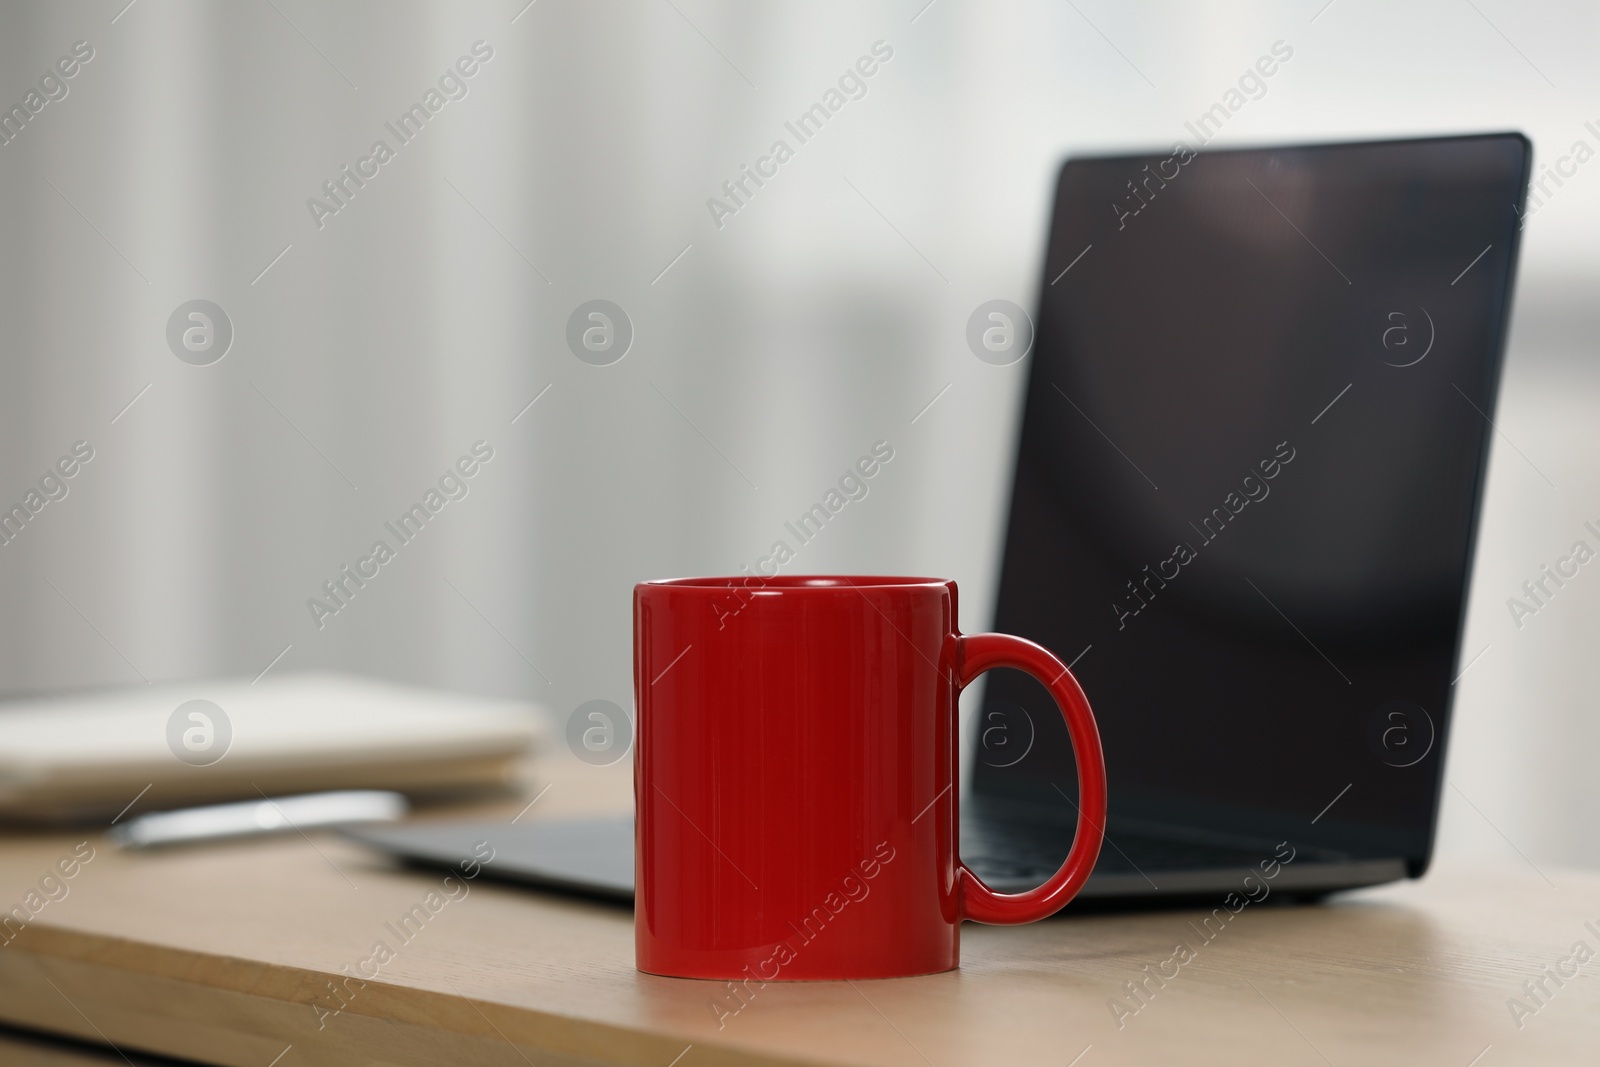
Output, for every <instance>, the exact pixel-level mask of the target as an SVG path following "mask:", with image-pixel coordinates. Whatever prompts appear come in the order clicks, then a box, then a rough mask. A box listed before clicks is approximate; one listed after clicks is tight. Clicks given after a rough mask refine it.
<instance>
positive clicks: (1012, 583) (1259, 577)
mask: <svg viewBox="0 0 1600 1067" xmlns="http://www.w3.org/2000/svg"><path fill="white" fill-rule="evenodd" d="M1526 155H1527V148H1526V142H1525V141H1524V140H1523V139H1522V138H1521V137H1519V136H1515V135H1505V136H1492V137H1476V138H1452V139H1440V140H1432V141H1411V142H1392V143H1385V144H1365V145H1343V146H1326V147H1314V148H1288V149H1271V150H1248V151H1229V152H1204V153H1198V154H1195V153H1191V152H1188V151H1187V150H1180V151H1176V152H1173V153H1165V154H1160V155H1154V156H1148V157H1139V158H1117V159H1089V160H1077V161H1072V162H1070V163H1068V164H1067V165H1066V166H1065V168H1064V169H1063V171H1062V174H1061V180H1060V185H1059V188H1058V191H1057V196H1056V203H1055V215H1054V218H1055V222H1054V225H1053V232H1052V233H1051V237H1050V245H1049V249H1048V254H1047V259H1046V269H1045V272H1044V282H1045V284H1044V285H1043V287H1042V297H1041V300H1040V305H1039V318H1038V323H1037V341H1036V345H1035V349H1034V352H1033V356H1032V360H1033V363H1032V367H1031V370H1030V381H1029V387H1028V396H1027V402H1026V410H1025V414H1024V419H1023V428H1022V435H1021V445H1020V453H1019V461H1018V465H1017V469H1016V481H1015V486H1014V490H1013V499H1012V502H1011V511H1010V520H1009V526H1008V531H1007V539H1006V550H1005V562H1004V567H1003V573H1002V577H1001V585H1000V598H999V604H998V610H997V614H996V619H995V627H996V629H998V630H1000V631H1003V632H1008V633H1016V634H1021V635H1024V636H1028V637H1031V638H1033V639H1034V640H1037V641H1039V642H1040V643H1042V644H1044V645H1046V646H1047V647H1049V648H1050V649H1052V650H1053V651H1055V652H1056V653H1057V654H1058V655H1060V656H1061V658H1062V659H1063V660H1064V661H1075V662H1076V666H1075V667H1074V672H1075V673H1076V674H1077V676H1078V677H1079V679H1080V680H1081V682H1082V683H1083V686H1084V689H1085V690H1086V692H1087V693H1088V694H1089V697H1090V700H1091V702H1092V703H1093V705H1094V708H1095V713H1096V716H1097V718H1098V719H1099V722H1100V726H1101V730H1102V734H1103V738H1104V742H1105V749H1106V758H1107V764H1108V768H1109V772H1110V782H1111V797H1112V806H1111V811H1112V816H1113V819H1117V818H1119V817H1120V818H1122V819H1124V820H1127V819H1150V820H1156V821H1162V822H1167V823H1172V822H1182V823H1186V824H1190V825H1193V826H1196V827H1207V826H1211V827H1228V828H1230V829H1235V830H1236V829H1238V827H1240V826H1241V825H1246V824H1248V825H1250V826H1253V827H1256V828H1259V830H1260V832H1261V833H1262V834H1263V835H1267V834H1273V835H1277V834H1284V833H1287V832H1291V831H1292V832H1293V833H1295V834H1296V835H1298V839H1299V840H1303V841H1307V842H1312V841H1318V840H1320V841H1321V842H1323V843H1325V844H1328V845H1330V846H1337V847H1359V848H1361V849H1365V850H1370V849H1372V848H1375V847H1380V848H1382V849H1383V850H1385V851H1387V852H1388V854H1391V855H1401V856H1406V857H1408V858H1410V859H1411V860H1412V861H1413V863H1414V864H1415V865H1420V864H1421V863H1422V862H1423V861H1424V858H1425V856H1426V854H1427V850H1428V847H1429V842H1430V838H1431V826H1432V820H1433V813H1434V805H1435V804H1436V799H1437V784H1438V775H1439V771H1440V766H1441V756H1442V747H1443V740H1444V732H1445V730H1446V727H1447V725H1448V709H1449V704H1450V697H1451V692H1452V680H1453V679H1454V678H1455V677H1456V672H1457V671H1458V670H1459V669H1460V667H1461V666H1462V665H1465V663H1466V661H1467V659H1468V658H1470V655H1471V653H1472V652H1474V651H1475V650H1473V649H1466V650H1464V652H1465V655H1459V654H1458V649H1457V643H1458V635H1459V633H1460V630H1461V624H1462V618H1463V607H1464V603H1463V601H1464V590H1465V582H1466V578H1467V572H1468V566H1469V562H1470V557H1471V551H1472V542H1473V536H1474V530H1475V525H1476V513H1477V505H1478V498H1479V493H1480V486H1481V482H1482V478H1483V470H1484V461H1485V456H1486V453H1487V448H1488V442H1489V438H1490V436H1491V433H1492V431H1491V429H1490V426H1489V423H1488V419H1489V418H1491V417H1492V416H1493V397H1494V392H1495V387H1496V382H1497V378H1498V374H1499V363H1500V351H1501V346H1502V343H1503V334H1504V327H1505V310H1506V308H1505V303H1506V299H1507V294H1508V292H1509V287H1510V283H1511V277H1512V272H1513V266H1514V252H1515V243H1516V237H1517V226H1518V216H1517V214H1516V210H1515V208H1514V206H1513V205H1515V204H1518V203H1520V196H1521V190H1522V187H1523V184H1524V182H1525V180H1526V175H1525V171H1526V166H1527V162H1526ZM1069 264H1070V265H1071V268H1070V270H1065V273H1062V272H1063V270H1064V268H1067V267H1068V265H1069ZM1052 279H1054V280H1052ZM1018 707H1021V708H1025V709H1027V716H1026V718H1027V720H1028V723H1027V725H1028V727H1030V728H1034V729H1036V731H1037V736H1036V737H1034V738H1033V745H1032V748H1031V750H1030V751H1029V753H1028V755H1027V757H1026V758H1024V759H1022V760H1020V761H1019V762H1016V763H1014V764H1012V765H1009V766H1002V764H1004V763H1005V762H1006V761H1005V760H997V759H990V758H986V757H985V755H984V753H983V751H982V749H981V746H980V752H979V758H978V761H977V764H976V767H975V779H974V782H975V786H976V789H977V791H978V792H979V793H980V794H984V795H989V796H995V795H1001V796H1012V797H1017V798H1029V799H1038V800H1046V801H1051V802H1053V803H1055V804H1057V805H1059V804H1061V800H1060V797H1059V795H1058V794H1057V793H1056V792H1055V790H1054V789H1052V788H1051V783H1052V782H1054V783H1055V784H1056V785H1059V786H1060V787H1061V789H1062V790H1064V791H1065V792H1066V793H1067V794H1068V795H1075V793H1074V785H1073V779H1072V773H1071V755H1070V747H1069V746H1068V743H1067V740H1066V734H1065V730H1064V729H1063V728H1062V726H1061V723H1060V720H1059V716H1058V715H1057V714H1056V713H1055V711H1054V710H1053V708H1052V705H1051V703H1050V701H1049V698H1048V697H1047V696H1046V695H1045V694H1044V692H1043V690H1042V689H1041V688H1039V687H1037V684H1036V683H1033V682H1031V681H1030V680H1028V679H1026V678H1023V677H1022V676H1021V675H1018V674H1016V673H1014V672H1009V671H1005V672H997V673H996V674H994V675H992V676H991V680H990V683H989V688H988V690H987V693H986V697H985V707H984V712H983V714H984V718H985V721H998V720H992V719H991V716H992V715H994V714H999V715H1001V716H1013V717H1014V716H1016V714H1017V712H1016V708H1018ZM1346 786H1349V788H1348V790H1346ZM1341 791H1343V792H1341ZM1336 795H1338V797H1339V799H1338V802H1337V804H1335V805H1333V806H1332V807H1331V808H1330V809H1329V810H1328V811H1327V814H1326V816H1325V817H1322V818H1319V819H1318V820H1317V822H1316V824H1315V825H1313V824H1312V822H1311V820H1312V819H1313V817H1316V816H1318V814H1319V812H1321V811H1322V810H1323V809H1324V808H1326V807H1327V806H1328V805H1329V804H1330V801H1332V800H1334V798H1335V797H1336ZM1318 835H1320V837H1319V836H1318Z"/></svg>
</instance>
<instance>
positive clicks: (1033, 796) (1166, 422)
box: [351, 133, 1530, 908]
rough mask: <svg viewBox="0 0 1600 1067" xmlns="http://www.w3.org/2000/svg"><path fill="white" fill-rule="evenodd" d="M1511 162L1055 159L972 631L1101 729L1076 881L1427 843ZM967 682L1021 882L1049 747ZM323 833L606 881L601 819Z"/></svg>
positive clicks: (1505, 287)
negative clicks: (1012, 457)
mask: <svg viewBox="0 0 1600 1067" xmlns="http://www.w3.org/2000/svg"><path fill="white" fill-rule="evenodd" d="M1529 156H1530V145H1529V143H1528V141H1527V140H1526V138H1524V137H1523V136H1521V135H1520V134H1515V133H1508V134H1493V135H1484V136H1464V137H1441V138H1428V139H1418V140H1404V141H1382V142H1367V143H1356V144H1331V145H1311V146H1298V147H1278V148H1247V149H1238V150H1225V151H1195V150H1192V149H1190V148H1189V147H1188V146H1185V145H1181V144H1180V145H1177V146H1175V147H1174V148H1173V149H1172V150H1170V151H1165V152H1156V153H1150V154H1145V155H1119V156H1103V157H1095V158H1081V159H1072V160H1069V161H1068V162H1067V163H1066V164H1065V165H1064V166H1063V167H1062V169H1061V172H1060V176H1059V180H1058V182H1057V185H1056V192H1055V204H1054V211H1053V217H1052V221H1051V225H1050V234H1049V240H1048V246H1047V250H1046V255H1045V260H1044V270H1043V273H1042V275H1041V280H1040V289H1039V298H1038V302H1037V305H1036V309H1037V318H1036V321H1035V322H1034V323H1033V327H1034V329H1033V331H1032V334H1033V344H1032V348H1031V351H1029V352H1027V353H1025V358H1026V359H1027V360H1028V363H1027V365H1026V367H1025V373H1026V375H1027V391H1026V397H1025V400H1024V409H1023V416H1022V419H1021V425H1020V432H1019V435H1018V439H1017V446H1016V462H1015V465H1014V469H1013V481H1012V490H1011V497H1010V505H1009V515H1008V519H1007V524H1006V535H1005V547H1004V556H1003V559H1002V560H1001V561H1000V581H999V594H998V601H997V604H996V609H995V621H994V627H995V629H997V630H999V631H1002V632H1005V633H1013V634H1019V635H1022V636H1025V637H1028V638H1031V639H1032V640H1034V641H1037V642H1039V643H1040V644H1042V645H1044V646H1045V647H1047V648H1049V649H1051V650H1053V651H1054V652H1055V653H1056V654H1057V655H1058V656H1060V657H1061V658H1062V660H1063V661H1065V662H1069V663H1071V664H1072V669H1073V672H1074V673H1075V674H1076V675H1077V677H1078V679H1079V680H1080V681H1081V683H1082V684H1083V687H1084V689H1085V691H1086V692H1087V693H1088V695H1089V698H1090V700H1091V702H1092V704H1093V706H1094V709H1095V714H1096V718H1097V720H1098V722H1099V724H1100V730H1101V735H1102V739H1103V742H1104V748H1105V757H1106V765H1107V771H1108V778H1109V783H1110V807H1109V812H1110V813H1109V818H1108V820H1107V824H1106V828H1105V829H1106V841H1105V847H1104V848H1103V849H1102V851H1101V855H1100V860H1099V863H1098V865H1097V867H1096V869H1095V872H1094V875H1093V876H1092V877H1091V878H1090V879H1089V881H1088V883H1087V885H1086V886H1085V887H1084V889H1083V891H1082V893H1081V894H1080V897H1079V899H1078V901H1076V902H1075V903H1074V904H1073V905H1072V907H1076V908H1081V907H1087V906H1093V905H1094V903H1095V902H1096V901H1100V902H1103V903H1116V904H1126V903H1130V902H1137V901H1146V902H1156V903H1159V902H1176V901H1178V900H1182V899H1186V898H1201V897H1214V896H1215V895H1216V894H1217V893H1221V892H1227V891H1230V890H1239V889H1240V888H1241V885H1242V884H1245V883H1242V881H1241V880H1242V879H1244V878H1246V877H1247V876H1249V875H1251V874H1255V875H1256V876H1257V878H1258V879H1259V878H1260V877H1261V872H1263V871H1271V872H1273V873H1272V875H1271V882H1272V884H1271V888H1272V889H1274V890H1277V891H1279V892H1280V893H1284V894H1286V895H1287V896H1289V897H1291V898H1294V897H1300V898H1308V899H1310V898H1316V897H1320V896H1322V895H1325V894H1327V893H1329V892H1333V891H1336V890H1342V889H1350V888H1355V887H1359V886H1367V885H1374V884H1379V883H1382V882H1387V881H1393V880H1396V879H1400V878H1405V877H1413V878H1414V877H1418V876H1420V875H1421V874H1422V873H1423V872H1424V871H1425V870H1426V868H1427V866H1428V861H1429V857H1430V854H1431V851H1432V848H1433V840H1434V827H1435V822H1436V818H1437V814H1438V807H1439V798H1440V790H1441V788H1442V783H1443V778H1442V770H1443V761H1444V747H1445V741H1446V739H1447V737H1448V734H1449V729H1450V709H1451V703H1452V698H1453V695H1454V692H1455V688H1456V682H1457V681H1458V679H1459V676H1460V674H1461V672H1463V671H1464V670H1465V669H1466V668H1467V667H1469V666H1470V665H1471V658H1472V655H1473V653H1474V652H1475V651H1476V650H1472V649H1463V647H1462V630H1463V623H1464V620H1465V606H1466V596H1467V584H1468V579H1469V576H1470V573H1471V564H1472V557H1473V548H1474V541H1475V537H1476V531H1477V525H1478V514H1479V510H1480V503H1481V498H1482V494H1483V482H1484V472H1485V467H1486V461H1487V457H1488V452H1489V443H1490V437H1491V434H1492V432H1493V430H1492V423H1491V421H1490V420H1491V419H1492V418H1493V416H1494V407H1495V396H1496V392H1497V388H1498V382H1499V377H1500V366H1501V356H1502V351H1503V348H1504V342H1505V334H1506V324H1507V316H1508V304H1509V300H1510V293H1511V286H1512V278H1513V274H1514V271H1515V265H1516V257H1517V247H1518V239H1519V236H1520V221H1521V211H1522V206H1523V197H1524V192H1525V189H1526V187H1527V181H1528V167H1529ZM984 684H985V689H984V692H983V696H982V702H981V707H980V709H979V712H978V716H977V724H976V725H977V734H976V736H975V738H974V739H973V744H972V746H971V748H972V752H973V757H972V760H973V762H972V765H971V777H970V790H969V795H968V796H966V797H965V798H963V801H962V812H961V855H962V859H963V861H964V862H965V863H966V864H967V865H968V866H970V867H971V868H972V869H973V870H974V871H975V873H977V874H978V875H979V877H980V878H982V879H983V880H984V881H985V882H986V883H987V884H989V885H990V886H992V887H994V888H996V889H999V890H1002V891H1019V890H1022V889H1026V888H1029V887H1032V886H1036V885H1038V884H1040V883H1041V882H1042V881H1044V879H1045V878H1046V877H1047V876H1048V875H1049V874H1050V873H1052V872H1053V871H1054V870H1055V869H1056V867H1057V866H1058V865H1059V864H1060V862H1061V860H1062V858H1063V857H1064V856H1065V855H1066V852H1067V848H1068V846H1069V845H1070V843H1071V839H1072V834H1073V826H1074V822H1075V819H1076V814H1077V813H1076V810H1075V808H1074V806H1073V801H1072V799H1070V798H1073V797H1076V795H1077V783H1076V780H1075V775H1074V770H1073V760H1072V752H1071V747H1070V743H1069V741H1068V738H1067V734H1066V730H1065V727H1064V725H1063V723H1062V721H1061V717H1060V715H1059V713H1058V712H1057V711H1056V710H1055V707H1054V705H1053V703H1052V702H1051V700H1050V698H1049V696H1048V695H1047V694H1046V692H1045V691H1044V689H1043V688H1042V687H1041V686H1040V685H1039V684H1038V683H1037V682H1035V681H1033V680H1032V679H1030V678H1028V677H1027V676H1025V675H1023V674H1021V673H1019V672H1015V671H1009V670H1002V671H995V672H991V673H990V674H989V675H987V676H986V682H985V683H984ZM351 832H352V833H353V834H354V835H356V836H357V837H359V838H360V839H362V840H365V841H367V842H369V843H371V844H374V845H377V846H379V847H381V848H384V849H386V850H388V851H390V852H392V853H394V854H396V855H399V856H402V857H404V858H406V859H409V860H413V861H416V862H421V863H442V864H453V863H455V862H456V861H458V860H459V859H461V858H463V857H466V856H468V855H469V854H470V853H471V849H472V845H473V843H474V842H476V841H480V840H484V839H488V840H490V841H491V842H492V843H493V845H494V847H495V850H496V859H495V862H494V864H493V867H492V871H493V873H494V874H496V875H498V876H500V877H507V878H513V879H518V880H522V881H526V882H530V883H534V884H538V885H543V886H547V887H551V888H558V889H565V890H570V891H575V892H580V893H586V894H590V895H596V896H601V897H610V898H613V899H617V900H627V899H631V894H632V890H633V863H632V828H631V822H630V820H627V819H610V820H586V821H579V822H573V821H550V822H537V821H531V822H527V823H518V824H511V825H507V824H504V823H500V824H493V825H484V824H479V825H463V824H450V823H445V824H433V825H424V826H398V827H394V826H391V827H371V828H366V829H358V830H353V831H351ZM1246 889H1247V891H1248V885H1246Z"/></svg>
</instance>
